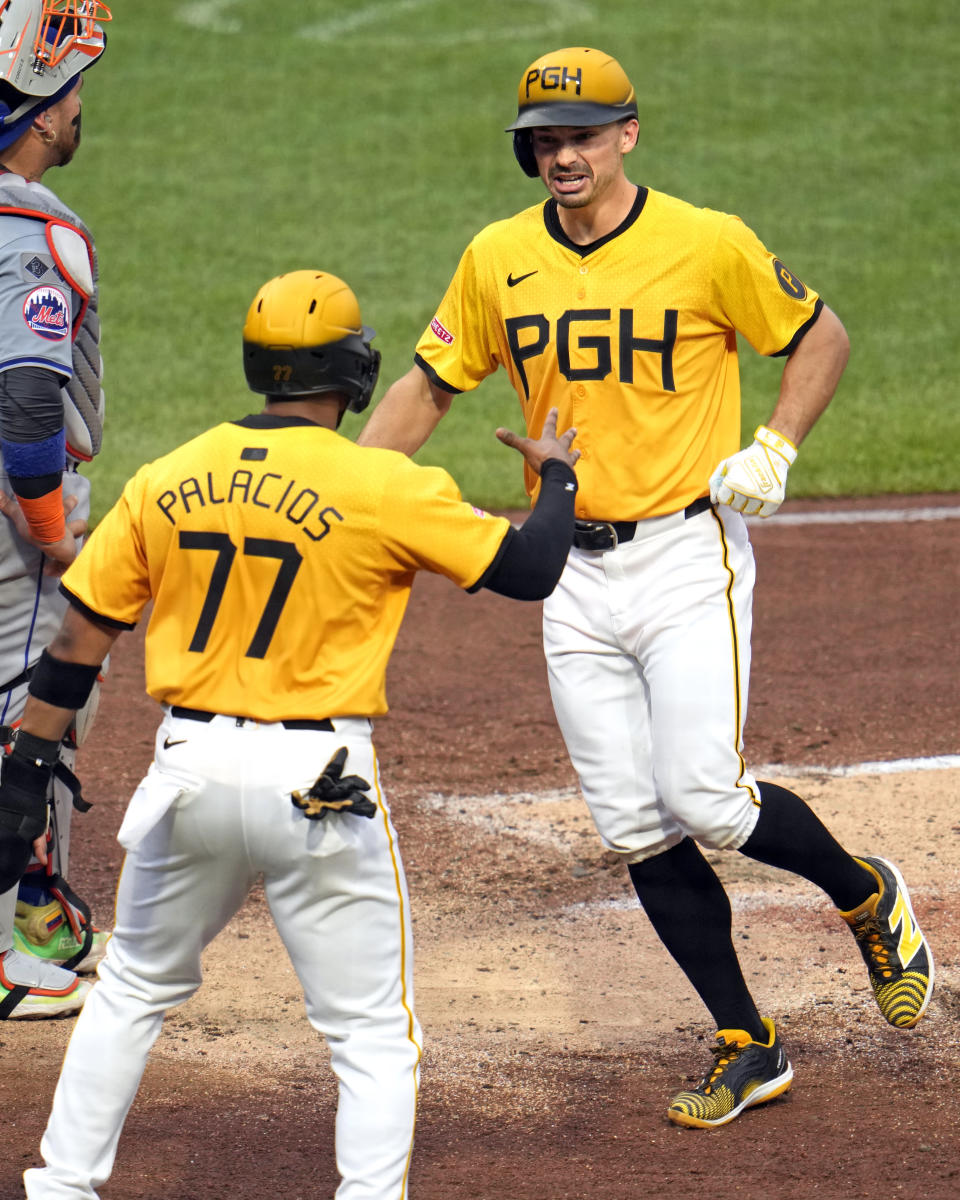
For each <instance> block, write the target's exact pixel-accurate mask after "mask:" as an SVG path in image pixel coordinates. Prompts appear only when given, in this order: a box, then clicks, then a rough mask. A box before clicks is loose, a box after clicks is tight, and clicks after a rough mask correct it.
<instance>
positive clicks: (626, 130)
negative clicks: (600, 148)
mask: <svg viewBox="0 0 960 1200" xmlns="http://www.w3.org/2000/svg"><path fill="white" fill-rule="evenodd" d="M639 137H640V122H639V121H638V120H637V119H636V118H635V117H631V118H630V120H629V121H624V122H623V124H622V125H621V126H620V153H621V154H629V153H630V151H631V150H632V149H633V148H634V146H635V145H636V144H637V139H638V138H639Z"/></svg>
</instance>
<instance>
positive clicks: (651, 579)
mask: <svg viewBox="0 0 960 1200" xmlns="http://www.w3.org/2000/svg"><path fill="white" fill-rule="evenodd" d="M657 520H658V519H655V522H650V523H649V525H645V524H644V523H641V527H640V529H639V530H638V536H637V537H636V538H635V539H634V541H632V542H630V543H627V544H625V545H622V546H619V547H618V548H617V549H616V550H612V551H607V552H605V553H602V554H601V553H595V552H590V553H587V552H580V551H576V550H574V551H572V552H571V555H570V559H569V560H568V564H567V568H566V570H565V572H564V575H563V578H562V579H561V582H560V585H559V586H558V588H557V590H556V591H555V592H554V594H553V596H551V597H550V599H549V600H547V601H546V602H545V604H544V647H545V650H546V654H547V663H548V670H549V676H550V688H551V695H552V696H553V701H554V707H555V710H556V713H557V719H558V722H559V724H560V729H561V732H562V733H563V736H564V740H565V742H566V745H567V750H568V752H569V754H570V758H571V760H572V762H573V764H574V766H575V768H576V769H577V773H578V775H579V776H580V783H581V788H582V789H583V792H584V797H585V798H586V800H587V803H588V805H589V807H590V809H591V813H592V815H593V818H594V821H595V822H596V824H597V828H598V830H599V832H600V834H601V837H602V839H603V841H604V844H605V845H607V846H608V847H609V848H610V849H613V850H616V851H619V852H620V853H622V854H624V856H625V857H626V858H627V859H628V861H640V860H641V859H643V858H647V857H650V856H651V855H653V854H658V853H660V852H662V851H663V850H665V849H667V848H668V847H669V846H671V845H674V844H676V842H678V841H679V840H680V838H681V837H683V836H684V835H685V834H689V835H690V836H692V837H695V838H696V839H697V840H699V841H702V842H703V844H705V845H707V846H715V847H730V848H734V847H736V846H738V845H741V844H742V843H743V841H744V840H745V839H746V837H747V836H749V833H750V831H751V830H752V828H753V825H754V824H755V822H756V815H757V808H756V803H755V800H756V794H757V793H756V784H755V781H754V780H753V778H752V776H751V775H750V774H749V773H748V772H747V770H746V766H745V764H744V761H743V758H742V756H741V750H742V733H743V724H744V721H745V720H746V710H747V693H748V677H749V669H750V624H751V603H752V591H753V580H754V567H753V555H752V551H751V549H750V543H749V539H748V537H747V532H746V525H745V523H744V522H743V520H742V518H741V517H740V516H739V515H738V514H736V513H732V512H728V511H727V510H721V513H713V512H707V513H703V514H700V515H699V516H697V517H694V518H692V519H690V520H689V521H684V520H683V519H682V515H681V517H680V519H679V520H674V519H667V521H666V522H665V523H656V522H657Z"/></svg>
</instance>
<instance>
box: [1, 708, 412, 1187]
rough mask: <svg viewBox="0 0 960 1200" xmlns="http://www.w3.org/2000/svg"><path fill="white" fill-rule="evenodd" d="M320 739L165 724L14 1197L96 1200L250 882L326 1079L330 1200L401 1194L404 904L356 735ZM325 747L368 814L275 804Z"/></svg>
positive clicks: (408, 968)
mask: <svg viewBox="0 0 960 1200" xmlns="http://www.w3.org/2000/svg"><path fill="white" fill-rule="evenodd" d="M335 726H336V732H334V733H327V732H318V731H302V730H297V731H294V730H286V729H284V728H283V727H282V726H281V725H279V724H269V725H260V724H257V723H256V722H251V721H247V722H244V723H243V724H242V725H238V722H237V721H236V720H235V719H234V718H231V717H223V716H217V717H214V719H213V720H212V721H211V722H210V723H209V724H203V723H200V722H197V721H192V720H188V719H184V718H175V717H173V716H171V715H170V714H169V713H168V714H167V715H166V717H165V719H164V721H163V723H162V724H161V726H160V729H159V731H158V733H157V741H156V760H155V762H154V764H153V766H152V767H151V769H150V772H149V774H148V775H147V777H146V778H145V779H144V781H143V783H142V784H141V785H140V787H139V788H138V790H137V792H136V794H135V796H134V798H133V800H132V801H131V803H130V806H129V808H128V812H127V816H126V817H125V819H124V823H123V825H122V826H121V830H120V834H119V840H120V841H121V843H122V844H123V845H124V846H125V848H126V849H127V857H126V860H125V863H124V867H123V872H122V874H121V878H120V883H119V887H118V891H117V914H116V926H115V930H114V933H113V936H112V937H111V939H110V941H109V943H108V946H107V953H106V957H105V958H104V960H103V962H102V963H101V964H100V968H99V975H100V982H99V983H98V984H97V985H96V986H95V987H94V989H93V991H92V993H91V995H90V997H89V998H88V1000H87V1001H86V1003H85V1005H84V1008H83V1010H82V1012H81V1013H80V1016H79V1017H78V1019H77V1024H76V1028H75V1030H74V1033H73V1036H72V1037H71V1039H70V1043H69V1046H68V1048H67V1053H66V1057H65V1059H64V1063H63V1069H62V1072H61V1075H60V1080H59V1083H58V1085H57V1089H56V1093H55V1095H54V1101H53V1109H52V1112H51V1115H50V1120H49V1123H48V1125H47V1129H46V1132H45V1133H44V1136H43V1140H42V1142H41V1153H42V1155H43V1159H44V1162H45V1163H46V1166H45V1167H44V1168H42V1169H34V1170H28V1171H26V1172H25V1174H24V1181H25V1184H26V1191H27V1196H28V1197H29V1200H95V1197H96V1191H95V1189H96V1188H97V1187H98V1186H99V1185H100V1184H102V1183H103V1182H104V1181H105V1180H106V1179H107V1178H108V1177H109V1175H110V1172H111V1169H112V1166H113V1161H114V1156H115V1154H116V1148H117V1142H118V1140H119V1137H120V1131H121V1128H122V1125H123V1121H124V1118H125V1117H126V1114H127V1111H128V1109H129V1108H130V1105H131V1104H132V1103H133V1100H134V1096H135V1095H136V1092H137V1088H138V1086H139V1083H140V1078H141V1075H142V1073H143V1070H144V1066H145V1064H146V1060H147V1055H148V1053H149V1050H150V1047H151V1046H152V1045H153V1042H154V1040H155V1039H156V1037H157V1035H158V1034H159V1032H160V1026H161V1023H162V1021H163V1017H164V1014H165V1013H166V1011H167V1009H168V1008H171V1007H172V1006H174V1005H176V1004H182V1003H183V1002H184V1001H185V1000H187V999H188V998H189V997H190V996H191V995H192V994H193V993H194V992H195V991H196V990H197V988H198V987H199V986H200V982H201V969H200V955H201V952H202V950H203V949H204V947H205V946H206V945H207V944H208V943H209V942H210V941H211V940H212V939H213V938H214V937H215V936H216V935H217V933H219V932H220V930H221V929H222V928H223V927H224V926H225V925H226V924H227V922H228V921H229V920H230V918H231V916H232V915H233V914H234V913H235V912H236V911H237V909H238V908H239V907H240V905H241V904H242V903H243V901H244V899H245V897H246V895H247V893H248V892H249V890H250V888H251V886H252V884H253V883H254V881H255V880H256V878H257V877H258V875H260V874H261V873H262V875H263V881H264V890H265V894H266V899H267V903H268V905H269V908H270V912H271V915H272V917H273V919H274V921H275V923H276V926H277V930H278V931H279V933H280V936H281V938H282V939H283V942H284V945H285V946H286V949H287V952H288V953H289V955H290V960H291V962H292V964H293V966H294V968H295V970H296V972H297V975H298V977H299V979H300V982H301V984H302V985H303V990H304V994H305V998H306V1008H307V1016H308V1018H309V1020H310V1023H311V1024H312V1025H313V1027H314V1028H315V1029H316V1030H317V1031H318V1032H319V1033H321V1034H322V1035H323V1036H324V1037H325V1038H326V1040H327V1044H328V1046H329V1049H330V1053H331V1057H332V1065H333V1069H334V1071H335V1073H336V1075H337V1078H338V1081H339V1104H338V1109H337V1117H336V1133H335V1143H336V1156H337V1165H338V1168H339V1171H340V1174H341V1177H342V1180H341V1183H340V1186H339V1188H338V1190H337V1193H336V1196H337V1200H404V1198H405V1197H406V1195H407V1172H408V1168H409V1162H410V1155H411V1150H412V1145H413V1129H414V1117H415V1110H416V1100H417V1089H418V1085H419V1069H420V1057H421V1033H420V1027H419V1025H418V1023H417V1020H416V1017H415V1015H414V1010H413V960H412V944H411V925H410V906H409V900H408V896H407V888H406V882H405V879H404V874H403V867H402V865H401V862H400V857H399V852H398V848H397V840H396V833H395V830H394V828H393V825H392V823H391V821H390V815H389V812H388V809H387V806H386V803H385V801H384V800H383V797H382V794H381V792H380V786H379V778H378V773H377V765H376V758H375V755H374V751H373V746H372V744H371V741H370V723H369V721H367V720H364V719H358V718H351V719H336V720H335ZM165 742H167V743H168V748H166V749H165V748H164V743H165ZM340 746H346V747H347V748H348V752H349V753H348V758H347V763H346V766H345V768H344V774H356V775H361V776H362V777H363V778H364V779H366V780H368V781H369V782H370V783H371V784H372V785H373V787H372V790H371V793H370V794H371V798H375V799H376V800H377V801H378V811H377V814H376V816H375V817H373V818H372V819H368V818H364V817H360V816H354V815H351V814H346V813H344V814H334V815H330V816H327V817H326V818H325V819H324V820H323V821H310V820H308V819H307V818H306V817H305V816H304V815H303V814H302V813H301V812H300V811H299V810H297V809H296V808H295V807H294V806H293V804H292V802H291V799H290V793H291V792H292V791H293V790H294V789H297V790H304V789H308V788H309V787H310V785H311V784H312V783H313V781H314V780H315V779H316V778H317V776H318V775H319V774H320V773H321V772H322V770H323V768H324V767H325V766H326V764H327V762H328V761H329V759H330V757H331V756H332V755H333V753H334V752H335V751H336V749H337V748H338V747H340ZM267 1190H269V1182H268V1181H267Z"/></svg>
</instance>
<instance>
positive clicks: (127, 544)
mask: <svg viewBox="0 0 960 1200" xmlns="http://www.w3.org/2000/svg"><path fill="white" fill-rule="evenodd" d="M142 473H143V471H142V469H141V471H140V472H138V473H137V475H135V476H134V478H133V479H131V480H130V481H129V482H128V483H127V484H126V486H125V487H124V489H123V492H122V493H121V495H120V499H119V500H118V501H117V503H116V504H115V505H114V506H113V508H111V509H110V511H109V512H108V513H107V515H106V516H105V517H104V518H103V520H102V521H100V523H99V524H98V525H97V527H96V529H94V531H93V533H92V534H91V535H90V536H89V538H88V539H87V540H86V542H85V543H84V546H83V549H82V551H81V553H80V554H79V555H78V556H77V557H76V558H75V559H74V561H73V562H72V563H71V564H70V566H69V567H68V568H67V570H66V571H65V572H64V573H63V577H62V579H61V583H62V585H63V587H64V589H65V590H66V591H67V592H69V593H70V595H71V596H75V597H76V598H77V599H78V600H79V601H80V602H81V604H83V605H84V607H86V608H88V609H90V610H91V612H92V613H95V614H97V615H98V616H101V617H105V618H106V619H107V621H109V622H110V623H111V624H115V625H119V626H120V627H122V628H127V629H132V628H133V627H134V626H135V625H136V624H137V622H138V621H139V620H140V617H141V616H142V615H143V611H144V609H145V608H146V606H147V604H148V603H149V601H150V576H149V572H148V569H147V560H146V554H145V551H144V546H143V539H142V536H141V525H140V522H139V519H138V516H137V514H138V512H139V500H138V496H139V493H140V490H141V487H142Z"/></svg>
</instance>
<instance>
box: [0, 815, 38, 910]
mask: <svg viewBox="0 0 960 1200" xmlns="http://www.w3.org/2000/svg"><path fill="white" fill-rule="evenodd" d="M31 846H32V843H31V842H27V841H25V840H24V839H23V838H22V837H20V836H19V835H18V834H16V833H11V832H10V830H9V829H0V895H2V894H3V893H4V892H8V891H9V890H10V889H11V888H12V887H15V886H16V885H17V884H18V883H19V882H20V877H21V876H22V875H23V873H24V871H25V870H26V869H27V863H28V862H29V861H30V855H31V852H32V851H31Z"/></svg>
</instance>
